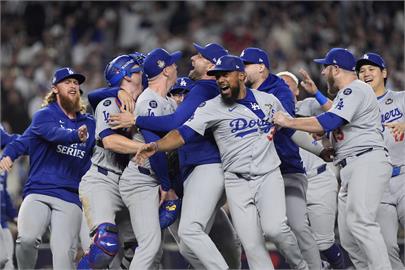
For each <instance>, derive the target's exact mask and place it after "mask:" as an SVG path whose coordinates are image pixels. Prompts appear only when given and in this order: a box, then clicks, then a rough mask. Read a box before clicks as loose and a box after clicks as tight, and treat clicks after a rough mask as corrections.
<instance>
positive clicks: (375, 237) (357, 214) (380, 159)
mask: <svg viewBox="0 0 405 270" xmlns="http://www.w3.org/2000/svg"><path fill="white" fill-rule="evenodd" d="M390 175H391V165H390V163H389V161H388V158H387V157H386V153H385V152H384V151H383V150H373V151H371V152H368V153H365V154H363V155H361V156H359V157H353V158H348V159H347V165H346V166H345V167H344V168H342V169H341V170H340V177H341V179H342V185H341V188H340V191H339V196H338V225H339V234H340V241H341V244H342V246H343V247H344V249H346V250H347V251H348V252H349V255H350V258H351V260H352V262H353V263H354V265H355V267H356V268H358V269H373V270H385V269H391V265H390V261H389V259H388V253H387V247H386V246H385V243H384V239H383V237H382V234H381V231H380V226H379V224H378V223H377V222H376V217H377V210H378V207H379V205H380V202H381V198H382V195H383V193H384V191H385V189H386V187H387V185H388V180H389V179H390Z"/></svg>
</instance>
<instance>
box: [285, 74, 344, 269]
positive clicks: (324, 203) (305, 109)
mask: <svg viewBox="0 0 405 270" xmlns="http://www.w3.org/2000/svg"><path fill="white" fill-rule="evenodd" d="M277 76H279V77H280V78H282V79H283V80H284V81H285V82H286V83H287V84H288V86H289V87H290V89H291V92H292V93H293V95H294V97H295V99H296V100H297V97H298V95H299V88H298V85H299V84H298V78H297V77H296V76H295V75H294V74H292V73H291V72H288V71H283V72H279V73H277ZM307 99H313V98H307ZM307 99H304V100H302V101H298V102H297V105H296V112H295V113H296V115H297V116H303V117H308V116H316V115H318V114H320V113H322V112H323V111H322V109H321V108H320V105H319V103H318V102H317V101H316V100H314V101H315V102H311V103H309V104H316V105H317V109H316V110H315V111H316V112H320V113H318V114H311V113H313V112H311V108H313V107H312V106H306V105H307V104H308V103H307V102H306V100H307ZM298 104H299V105H298ZM300 156H301V158H302V161H303V163H304V168H305V170H306V175H307V179H308V190H307V194H306V195H307V213H308V219H309V223H310V226H311V228H312V231H313V234H314V238H315V240H316V243H317V245H318V248H319V250H320V252H321V255H322V257H323V258H324V259H326V261H327V262H328V263H329V264H330V266H331V267H332V268H333V269H344V268H345V267H346V265H347V263H346V262H345V259H346V258H345V256H344V255H345V253H344V252H343V251H342V249H341V247H340V246H339V245H338V244H336V243H335V220H336V212H337V191H338V182H337V180H336V176H335V174H334V172H333V168H334V166H333V165H332V164H328V163H325V162H324V161H323V160H322V159H320V158H319V157H317V156H316V155H314V154H312V153H310V152H308V151H306V150H304V149H302V148H300ZM331 167H332V168H331Z"/></svg>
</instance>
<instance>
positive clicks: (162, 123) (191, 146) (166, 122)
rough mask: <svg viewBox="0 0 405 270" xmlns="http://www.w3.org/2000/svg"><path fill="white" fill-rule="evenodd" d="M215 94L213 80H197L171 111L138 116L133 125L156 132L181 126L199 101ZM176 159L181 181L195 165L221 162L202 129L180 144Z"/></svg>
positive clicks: (217, 90)
mask: <svg viewBox="0 0 405 270" xmlns="http://www.w3.org/2000/svg"><path fill="white" fill-rule="evenodd" d="M219 94H220V92H219V89H218V86H217V84H216V82H215V81H214V80H198V81H196V82H195V84H194V86H193V87H192V88H191V90H190V92H189V93H188V94H187V96H186V98H185V99H184V101H183V102H182V103H181V104H180V105H179V107H178V108H177V110H176V111H175V112H174V113H172V114H169V115H165V116H157V117H154V116H138V117H137V119H136V125H137V126H138V127H140V128H143V129H150V130H153V131H157V132H169V131H170V130H172V129H176V128H178V127H180V126H181V125H183V124H184V123H185V122H186V121H187V120H188V119H189V118H190V117H191V116H192V115H193V113H194V112H195V110H196V109H197V108H198V106H199V105H200V104H201V103H202V102H204V101H207V100H210V99H212V98H214V97H216V96H218V95H219ZM179 161H180V168H181V171H182V178H183V180H184V179H185V178H186V177H187V176H188V174H190V173H191V172H192V170H193V169H194V167H195V166H197V165H202V164H212V163H221V157H220V154H219V150H218V147H217V145H216V143H215V140H214V137H213V135H212V133H211V132H206V135H204V136H200V137H199V138H198V139H197V140H195V141H193V142H190V143H187V144H186V145H184V146H183V147H181V148H180V149H179Z"/></svg>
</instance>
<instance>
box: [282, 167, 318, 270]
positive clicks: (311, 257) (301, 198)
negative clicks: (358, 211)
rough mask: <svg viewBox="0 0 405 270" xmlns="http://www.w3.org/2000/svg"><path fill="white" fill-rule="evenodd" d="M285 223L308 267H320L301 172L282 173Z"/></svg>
mask: <svg viewBox="0 0 405 270" xmlns="http://www.w3.org/2000/svg"><path fill="white" fill-rule="evenodd" d="M283 179H284V184H285V200H286V206H287V220H288V221H287V223H288V225H289V226H290V227H291V230H292V231H293V232H294V234H295V237H296V238H297V242H298V246H299V247H300V250H301V252H302V256H303V257H304V260H305V261H306V262H307V263H308V267H309V269H321V255H320V254H319V249H318V246H317V244H316V241H315V238H314V235H313V233H312V230H311V228H310V227H309V224H308V216H307V200H306V190H307V185H308V182H307V178H306V176H305V175H304V174H301V173H290V174H283Z"/></svg>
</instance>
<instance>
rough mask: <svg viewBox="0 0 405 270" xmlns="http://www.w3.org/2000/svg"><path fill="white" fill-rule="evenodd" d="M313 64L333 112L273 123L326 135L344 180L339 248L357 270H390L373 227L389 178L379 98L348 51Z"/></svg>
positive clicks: (334, 51) (338, 50) (330, 54)
mask: <svg viewBox="0 0 405 270" xmlns="http://www.w3.org/2000/svg"><path fill="white" fill-rule="evenodd" d="M314 61H315V62H316V63H319V64H323V65H324V69H323V70H322V75H323V76H325V77H326V79H327V82H328V87H329V90H330V91H331V92H334V93H337V96H336V98H335V99H334V100H333V106H332V108H331V109H330V110H329V111H328V112H325V113H323V114H321V115H319V116H317V117H304V118H290V117H288V116H286V115H284V114H282V113H276V114H275V115H274V118H273V121H274V123H275V124H277V125H279V126H282V127H289V128H294V129H299V130H303V131H307V132H315V133H317V132H323V131H324V132H328V133H329V134H328V136H329V139H330V142H331V144H332V146H333V147H334V149H335V151H336V157H335V164H336V165H339V166H340V178H341V180H342V184H341V188H340V190H339V195H338V225H339V234H340V240H341V243H342V246H343V247H344V248H345V249H346V250H347V251H348V252H349V255H350V258H351V259H352V262H353V263H354V265H355V267H356V268H359V269H366V268H370V269H390V262H389V259H388V255H387V248H386V246H385V243H384V239H383V237H382V235H381V232H380V226H379V225H378V223H377V222H376V216H377V210H378V207H379V204H380V201H381V198H382V195H383V192H384V190H385V188H386V186H387V185H388V179H389V178H390V176H391V163H390V159H389V157H388V153H387V151H386V149H385V144H384V140H383V137H382V125H381V115H380V112H379V107H378V102H377V99H376V98H375V95H374V93H373V89H372V88H371V87H370V86H369V85H367V84H366V83H364V82H362V81H360V80H357V77H356V74H355V73H354V70H355V65H356V59H355V58H354V56H353V55H352V54H351V53H350V52H349V51H348V50H347V49H342V48H334V49H331V50H330V51H329V52H328V53H327V55H326V57H325V58H324V59H315V60H314ZM324 99H326V98H324ZM363 164H367V166H364V165H363Z"/></svg>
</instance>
